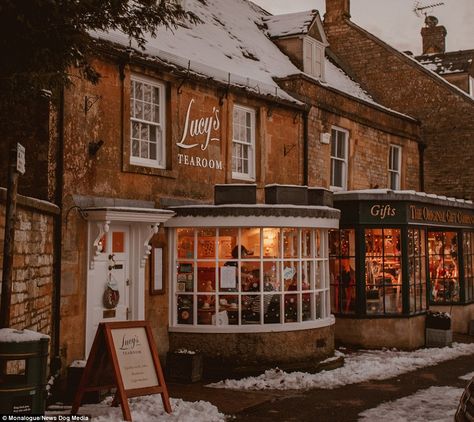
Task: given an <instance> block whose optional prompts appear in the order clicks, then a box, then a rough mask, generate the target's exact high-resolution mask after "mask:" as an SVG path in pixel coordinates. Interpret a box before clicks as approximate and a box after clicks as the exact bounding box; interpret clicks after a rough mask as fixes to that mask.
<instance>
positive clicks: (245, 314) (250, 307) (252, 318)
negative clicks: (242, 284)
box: [241, 295, 261, 325]
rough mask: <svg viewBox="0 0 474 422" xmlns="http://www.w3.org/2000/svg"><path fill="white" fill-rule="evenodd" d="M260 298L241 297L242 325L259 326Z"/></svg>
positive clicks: (254, 296) (253, 296)
mask: <svg viewBox="0 0 474 422" xmlns="http://www.w3.org/2000/svg"><path fill="white" fill-rule="evenodd" d="M260 315H261V307H260V296H256V295H252V296H242V315H241V318H242V324H243V325H248V324H260Z"/></svg>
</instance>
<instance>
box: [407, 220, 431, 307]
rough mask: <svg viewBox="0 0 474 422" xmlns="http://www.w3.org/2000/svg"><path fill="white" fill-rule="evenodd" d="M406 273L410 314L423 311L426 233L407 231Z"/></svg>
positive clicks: (417, 230) (424, 300) (416, 230)
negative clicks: (407, 275) (408, 282)
mask: <svg viewBox="0 0 474 422" xmlns="http://www.w3.org/2000/svg"><path fill="white" fill-rule="evenodd" d="M408 273H409V280H410V313H416V312H420V311H425V310H426V309H427V304H426V298H427V296H426V231H425V230H424V229H420V228H413V229H408Z"/></svg>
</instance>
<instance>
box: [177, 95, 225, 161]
mask: <svg viewBox="0 0 474 422" xmlns="http://www.w3.org/2000/svg"><path fill="white" fill-rule="evenodd" d="M194 103H195V100H194V98H192V99H191V101H189V105H188V109H187V111H186V118H185V121H184V129H183V134H182V136H181V140H180V141H179V142H177V143H176V145H177V146H178V147H179V148H181V149H183V150H185V151H189V152H187V153H186V154H185V153H178V164H181V165H185V166H192V167H202V168H211V169H217V170H222V169H223V167H222V161H220V160H214V159H212V158H209V157H203V156H200V155H196V153H197V152H198V151H207V149H208V147H209V144H210V143H211V142H220V138H219V137H218V135H219V129H220V127H221V122H220V119H219V112H220V110H219V109H218V108H217V107H212V111H210V112H209V114H207V115H206V116H202V117H198V118H195V119H191V111H192V108H193V104H194Z"/></svg>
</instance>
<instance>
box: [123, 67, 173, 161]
mask: <svg viewBox="0 0 474 422" xmlns="http://www.w3.org/2000/svg"><path fill="white" fill-rule="evenodd" d="M133 82H137V83H141V84H146V85H149V86H151V87H152V88H158V90H159V104H158V106H159V123H157V122H152V121H148V120H143V119H138V118H135V117H133V109H132V107H133V101H134V98H132V95H133V92H132V90H133V88H132V85H133ZM153 104H156V103H153ZM165 109H166V87H165V84H164V83H161V82H158V81H156V80H154V79H151V78H147V77H144V76H137V75H132V76H131V78H130V164H134V165H138V166H143V167H153V168H158V169H165V168H166V120H165V119H166V111H165ZM134 122H138V123H141V124H145V125H149V126H155V127H157V131H158V133H160V132H161V145H160V143H159V140H158V139H157V142H156V159H150V158H141V157H136V156H133V155H132V152H133V146H132V144H133V123H134Z"/></svg>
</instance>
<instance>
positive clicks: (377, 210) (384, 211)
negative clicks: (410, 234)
mask: <svg viewBox="0 0 474 422" xmlns="http://www.w3.org/2000/svg"><path fill="white" fill-rule="evenodd" d="M370 215H371V216H372V217H376V218H379V219H380V220H384V219H385V218H387V217H395V216H396V215H397V209H396V208H395V207H393V206H392V205H390V204H375V205H373V206H372V207H371V208H370Z"/></svg>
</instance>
